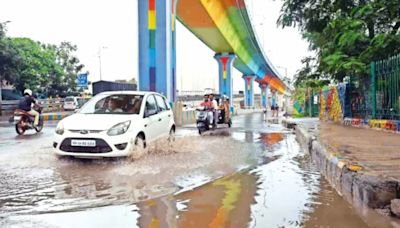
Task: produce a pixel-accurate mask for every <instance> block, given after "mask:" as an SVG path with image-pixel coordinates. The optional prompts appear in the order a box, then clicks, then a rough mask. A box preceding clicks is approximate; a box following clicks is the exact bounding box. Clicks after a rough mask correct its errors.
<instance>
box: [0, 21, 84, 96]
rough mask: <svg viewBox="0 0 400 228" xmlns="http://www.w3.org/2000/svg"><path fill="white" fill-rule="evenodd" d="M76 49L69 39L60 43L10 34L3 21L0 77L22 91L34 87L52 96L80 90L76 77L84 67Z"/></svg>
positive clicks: (1, 26)
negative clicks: (9, 35) (75, 54)
mask: <svg viewBox="0 0 400 228" xmlns="http://www.w3.org/2000/svg"><path fill="white" fill-rule="evenodd" d="M76 51H77V47H76V46H75V45H73V44H71V43H69V42H62V43H61V44H60V45H59V46H56V45H51V44H42V43H40V42H37V41H34V40H32V39H30V38H12V37H7V36H6V30H5V27H4V25H3V24H0V78H1V79H3V80H5V81H7V82H8V83H10V84H12V85H14V86H15V87H16V89H17V90H19V91H23V90H24V89H25V88H30V89H32V90H33V91H36V92H39V93H45V94H47V95H49V96H55V95H60V96H65V95H68V94H73V93H76V92H77V85H76V77H77V74H78V73H79V72H80V71H81V70H82V69H83V67H84V65H83V64H81V63H80V61H79V59H78V58H77V57H76V56H74V53H75V52H76Z"/></svg>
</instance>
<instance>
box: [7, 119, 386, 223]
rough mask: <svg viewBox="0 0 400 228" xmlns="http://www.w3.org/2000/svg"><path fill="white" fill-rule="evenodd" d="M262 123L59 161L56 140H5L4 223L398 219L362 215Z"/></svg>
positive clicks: (289, 142)
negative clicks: (19, 147)
mask: <svg viewBox="0 0 400 228" xmlns="http://www.w3.org/2000/svg"><path fill="white" fill-rule="evenodd" d="M260 121H261V120H260V116H254V115H248V116H245V117H240V118H239V119H238V120H237V121H236V126H237V127H236V128H233V129H231V130H217V131H215V132H213V133H209V134H206V135H205V136H201V137H200V136H198V135H197V134H196V130H195V129H194V128H186V129H182V130H180V131H178V133H177V140H176V142H175V144H174V146H173V147H172V148H167V149H165V147H164V146H163V145H157V148H156V149H154V148H153V150H152V151H151V153H150V154H148V155H147V156H145V157H143V158H141V159H139V160H136V161H132V160H130V159H125V160H94V161H85V160H77V159H57V158H56V157H55V156H54V155H53V154H52V153H51V147H50V146H48V145H51V143H49V142H42V144H40V145H39V146H37V147H32V148H31V150H26V151H24V152H20V153H7V152H5V151H4V150H5V149H2V148H0V149H1V151H2V153H0V175H1V179H0V227H391V223H390V222H391V221H390V220H387V219H383V220H382V219H381V220H379V223H376V222H375V223H371V222H370V220H369V219H368V217H365V216H364V217H363V216H359V213H358V212H357V211H356V210H354V209H352V207H351V206H350V205H349V204H348V203H346V202H345V201H344V200H343V199H342V198H341V197H340V196H338V195H337V194H336V192H335V191H334V190H333V189H332V188H331V187H329V184H328V183H327V182H326V181H325V180H324V179H323V178H322V177H321V175H320V174H319V173H318V171H317V170H316V168H315V167H314V165H313V164H312V162H311V161H310V157H309V155H308V154H306V153H304V152H303V151H302V150H301V148H300V147H299V144H298V143H297V142H296V140H295V135H294V134H293V133H292V132H290V131H288V130H285V129H283V128H281V127H280V126H279V125H274V124H268V125H266V124H264V125H262V124H261V125H260ZM21 143H23V142H21ZM28 143H32V141H30V142H28ZM3 152H5V153H3ZM374 216H375V215H374ZM372 218H373V217H372Z"/></svg>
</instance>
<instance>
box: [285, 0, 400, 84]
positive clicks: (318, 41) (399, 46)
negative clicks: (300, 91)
mask: <svg viewBox="0 0 400 228" xmlns="http://www.w3.org/2000/svg"><path fill="white" fill-rule="evenodd" d="M399 10H400V6H399V1H398V0H336V1H330V0H284V5H283V7H282V11H281V16H280V18H279V19H278V24H280V25H281V26H283V27H286V26H295V27H298V28H299V30H300V31H301V33H302V34H303V37H304V38H305V39H306V40H307V41H308V42H309V44H310V46H309V47H310V50H312V51H314V52H315V53H316V56H315V58H314V57H309V58H306V59H304V64H305V67H304V68H303V69H302V70H300V71H299V72H298V74H297V81H299V82H298V83H300V82H301V81H303V80H309V79H319V78H330V79H333V80H338V81H341V80H342V79H343V78H344V77H345V76H348V75H353V76H361V77H362V76H366V75H368V73H369V64H370V63H371V62H372V61H375V60H379V59H383V58H387V57H389V56H392V55H395V54H397V53H399V52H400V34H399V27H400V16H399ZM310 59H313V60H314V61H315V63H314V64H310V62H311V61H309V60H310Z"/></svg>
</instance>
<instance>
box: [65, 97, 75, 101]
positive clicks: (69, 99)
mask: <svg viewBox="0 0 400 228" xmlns="http://www.w3.org/2000/svg"><path fill="white" fill-rule="evenodd" d="M65 101H66V102H73V101H74V98H73V97H67V98H65Z"/></svg>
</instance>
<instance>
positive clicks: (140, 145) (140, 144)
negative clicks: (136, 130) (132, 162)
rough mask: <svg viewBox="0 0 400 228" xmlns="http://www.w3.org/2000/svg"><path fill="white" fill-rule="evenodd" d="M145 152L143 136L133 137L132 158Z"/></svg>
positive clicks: (136, 157)
mask: <svg viewBox="0 0 400 228" xmlns="http://www.w3.org/2000/svg"><path fill="white" fill-rule="evenodd" d="M146 153H147V147H146V141H145V140H144V139H143V136H141V135H138V136H137V137H136V139H135V146H134V149H133V151H132V158H133V159H139V158H141V157H142V156H143V155H145V154H146Z"/></svg>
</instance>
